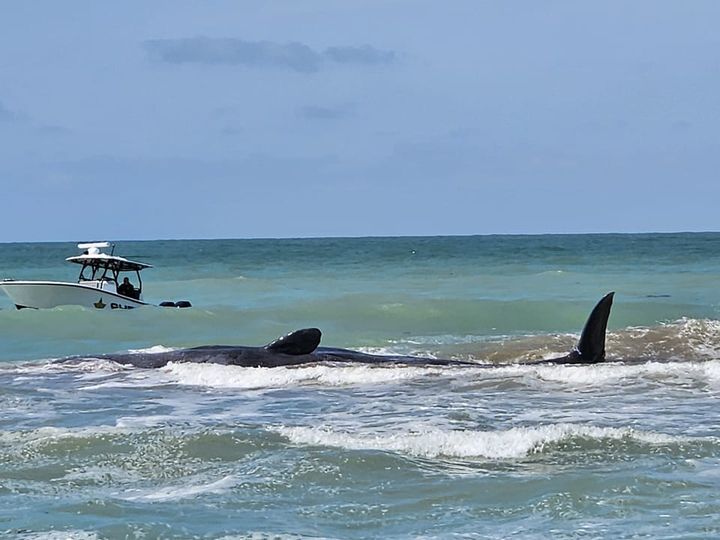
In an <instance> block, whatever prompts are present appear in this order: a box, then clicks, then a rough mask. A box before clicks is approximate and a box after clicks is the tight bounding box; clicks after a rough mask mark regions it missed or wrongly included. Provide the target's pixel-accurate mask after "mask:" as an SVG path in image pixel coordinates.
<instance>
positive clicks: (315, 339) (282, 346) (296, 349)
mask: <svg viewBox="0 0 720 540" xmlns="http://www.w3.org/2000/svg"><path fill="white" fill-rule="evenodd" d="M321 337H322V332H320V330H318V329H317V328H303V329H302V330H295V331H294V332H290V333H289V334H287V335H285V336H283V337H280V338H277V339H276V340H275V341H273V342H272V343H268V344H267V345H265V349H266V350H268V351H273V352H277V353H282V354H292V355H299V354H310V353H311V352H313V351H314V350H315V349H317V346H318V345H320V338H321Z"/></svg>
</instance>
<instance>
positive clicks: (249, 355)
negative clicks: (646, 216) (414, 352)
mask: <svg viewBox="0 0 720 540" xmlns="http://www.w3.org/2000/svg"><path fill="white" fill-rule="evenodd" d="M614 294H615V293H614V292H610V293H608V294H606V295H605V296H603V297H602V298H601V299H600V300H599V301H598V302H597V304H596V305H595V307H594V308H593V309H592V311H591V312H590V315H589V316H588V318H587V321H586V322H585V326H584V327H583V329H582V332H581V334H580V339H579V340H578V342H577V344H576V345H575V347H573V348H572V350H571V351H570V352H569V353H568V354H566V355H564V356H561V357H558V358H550V359H544V360H539V361H534V362H526V364H533V365H535V364H597V363H600V362H603V361H604V360H605V336H606V333H607V323H608V318H609V317H610V310H611V308H612V303H613V297H614ZM321 339H322V332H321V331H320V330H319V329H318V328H303V329H300V330H296V331H294V332H291V333H289V334H287V335H285V336H282V337H280V338H278V339H276V340H275V341H273V342H271V343H268V344H267V345H264V346H260V347H251V346H241V345H204V346H200V347H192V348H188V349H177V350H171V351H164V352H139V353H137V352H135V353H120V354H107V355H100V356H93V358H100V359H105V360H110V361H113V362H116V363H118V364H123V365H131V366H135V367H138V368H149V369H150V368H161V367H164V366H166V365H168V364H169V363H171V362H172V363H187V362H191V363H195V364H222V365H232V366H242V367H255V368H275V367H287V366H301V365H307V364H319V363H331V364H338V363H342V364H347V363H354V364H370V365H392V364H396V365H422V366H473V367H492V366H493V364H482V363H479V362H470V361H463V360H452V359H441V358H428V357H422V356H402V355H380V354H369V353H364V352H360V351H354V350H350V349H340V348H332V347H320V341H321ZM78 358H80V357H72V358H68V359H65V360H69V359H78Z"/></svg>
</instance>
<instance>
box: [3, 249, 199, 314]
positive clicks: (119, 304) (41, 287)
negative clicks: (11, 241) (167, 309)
mask: <svg viewBox="0 0 720 540" xmlns="http://www.w3.org/2000/svg"><path fill="white" fill-rule="evenodd" d="M108 247H111V244H110V243H109V242H92V243H87V244H78V248H79V249H81V250H83V253H82V254H81V255H77V256H75V257H68V258H67V259H65V260H66V261H68V262H71V263H75V264H79V265H81V269H80V275H79V277H78V281H77V283H70V282H62V281H19V280H14V279H5V280H3V281H0V289H2V290H3V291H4V292H5V294H7V295H8V296H9V297H10V299H11V300H12V301H13V303H14V304H15V307H16V308H17V309H24V308H53V307H57V306H66V305H79V306H85V307H90V308H97V309H133V308H136V307H140V306H146V305H148V304H147V303H146V302H144V301H143V299H142V279H141V278H140V271H141V270H144V269H145V268H152V265H149V264H145V263H141V262H136V261H130V260H128V259H125V258H124V257H118V256H117V255H114V254H113V252H114V246H113V248H112V250H111V252H110V254H109V255H108V254H107V253H103V252H101V251H100V250H101V249H104V248H108ZM128 273H129V274H134V275H135V277H136V284H133V283H132V282H131V281H130V279H129V278H128V277H127V276H122V275H123V274H128ZM121 276H122V277H123V282H124V281H128V282H129V283H122V282H121V281H120V279H121ZM163 304H164V305H169V304H173V305H175V303H174V302H168V303H165V302H163ZM180 307H185V306H180Z"/></svg>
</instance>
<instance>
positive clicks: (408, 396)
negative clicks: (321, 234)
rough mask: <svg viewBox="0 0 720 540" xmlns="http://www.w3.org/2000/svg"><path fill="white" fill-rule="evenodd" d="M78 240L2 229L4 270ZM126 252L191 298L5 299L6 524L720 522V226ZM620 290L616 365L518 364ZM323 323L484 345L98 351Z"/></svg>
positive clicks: (59, 271)
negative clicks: (177, 358)
mask: <svg viewBox="0 0 720 540" xmlns="http://www.w3.org/2000/svg"><path fill="white" fill-rule="evenodd" d="M87 240H94V239H85V238H79V239H78V241H87ZM77 253H78V250H77V248H76V246H75V244H74V243H45V244H40V243H38V244H0V279H2V278H5V277H7V278H15V279H52V280H69V281H74V280H75V279H76V277H77V272H78V268H77V267H76V266H75V265H71V264H69V263H66V262H65V261H64V259H65V257H68V256H71V255H75V254H77ZM116 253H117V254H120V255H123V256H126V257H128V258H130V259H135V260H140V261H144V262H148V263H151V264H153V265H154V268H152V269H148V270H146V271H145V272H144V273H143V277H144V298H145V300H147V301H151V302H154V303H159V302H161V301H163V300H190V301H191V302H192V304H193V307H192V308H190V309H170V308H156V307H147V308H141V309H136V310H132V311H119V310H118V311H107V310H103V311H99V310H89V309H84V308H80V307H63V308H56V309H52V310H22V311H17V310H15V309H14V307H13V305H12V304H11V303H10V301H9V299H8V298H6V297H5V296H4V295H2V296H0V536H2V537H3V538H27V539H40V538H43V539H44V538H50V539H65V538H73V539H96V538H97V539H116V538H117V539H120V538H133V539H144V538H148V539H150V538H203V539H216V538H217V539H240V538H243V539H275V538H277V539H304V538H312V539H318V538H342V539H365V538H385V539H411V538H413V539H415V538H420V539H435V538H438V539H445V538H456V539H464V538H467V539H471V538H472V539H480V538H529V539H545V538H555V539H558V538H560V539H563V538H568V539H570V538H582V539H587V538H613V539H618V538H653V539H658V538H673V539H677V538H687V539H691V538H692V539H700V538H716V537H718V536H720V499H719V498H718V493H720V234H714V233H708V234H652V235H570V236H559V235H554V236H469V237H433V238H362V239H300V240H205V241H151V242H130V241H125V242H117V247H116ZM608 291H615V292H616V296H615V304H614V307H613V312H612V314H611V317H610V324H609V334H608V343H607V354H608V360H607V363H605V364H600V365H593V366H552V365H541V366H532V365H518V364H517V363H518V362H530V361H533V360H540V359H543V358H548V357H552V356H555V355H562V354H565V353H566V352H567V351H568V350H570V348H571V347H572V346H573V344H574V343H575V341H576V340H577V338H578V334H579V332H580V330H581V328H582V326H583V324H584V322H585V319H586V317H587V315H588V313H589V312H590V310H591V309H592V307H593V305H594V304H595V302H596V301H597V300H598V299H599V298H600V297H601V296H602V295H603V294H605V293H606V292H608ZM309 326H316V327H319V328H321V329H322V331H323V345H327V346H338V347H346V348H354V349H360V350H363V351H368V352H374V353H388V354H391V353H398V354H419V355H429V356H433V357H439V358H453V359H462V360H471V361H475V362H477V363H478V367H477V368H475V367H418V366H415V367H407V366H384V367H376V366H367V365H344V366H337V365H334V366H333V365H322V364H318V365H309V366H305V367H294V368H272V369H262V368H240V367H233V366H219V365H189V364H184V365H183V364H178V365H172V364H171V365H169V366H167V367H165V368H162V369H158V370H142V369H137V368H129V367H122V366H119V365H116V364H113V363H112V362H110V361H107V360H101V359H98V358H96V356H97V355H99V354H102V353H110V352H119V351H122V352H127V351H157V352H161V351H164V350H168V349H173V348H180V347H188V346H196V345H203V344H243V345H262V344H265V343H267V342H269V341H271V340H273V339H275V338H277V337H278V336H280V335H283V334H285V333H287V332H289V331H291V330H294V329H297V328H302V327H309ZM75 355H77V356H80V357H81V358H79V359H76V360H73V361H70V362H61V363H58V362H55V360H56V359H58V358H62V357H65V356H75ZM488 365H490V367H488Z"/></svg>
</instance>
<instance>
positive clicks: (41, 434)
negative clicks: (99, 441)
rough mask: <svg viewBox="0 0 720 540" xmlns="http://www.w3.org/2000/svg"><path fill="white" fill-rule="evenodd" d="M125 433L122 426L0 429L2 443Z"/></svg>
mask: <svg viewBox="0 0 720 540" xmlns="http://www.w3.org/2000/svg"><path fill="white" fill-rule="evenodd" d="M120 433H123V429H122V426H95V427H85V428H58V427H51V426H45V427H41V428H37V429H32V430H28V431H0V444H7V445H9V446H10V445H12V446H14V445H16V444H25V445H31V446H32V445H40V444H44V443H48V442H54V441H59V440H64V439H75V438H78V439H79V438H92V437H102V436H107V435H117V434H120Z"/></svg>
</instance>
